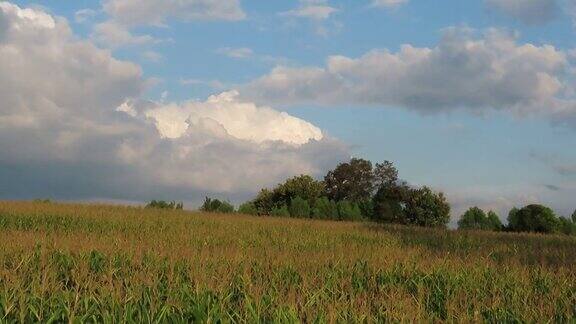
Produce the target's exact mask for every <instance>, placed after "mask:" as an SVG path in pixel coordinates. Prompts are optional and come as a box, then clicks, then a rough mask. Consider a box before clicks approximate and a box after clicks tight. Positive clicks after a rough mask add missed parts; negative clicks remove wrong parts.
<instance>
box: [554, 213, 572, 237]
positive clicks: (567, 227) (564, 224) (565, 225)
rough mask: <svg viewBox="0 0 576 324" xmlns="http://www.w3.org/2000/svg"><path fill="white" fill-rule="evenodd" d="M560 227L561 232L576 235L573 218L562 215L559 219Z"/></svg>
mask: <svg viewBox="0 0 576 324" xmlns="http://www.w3.org/2000/svg"><path fill="white" fill-rule="evenodd" d="M558 229H559V231H560V232H561V233H564V234H566V235H575V234H576V224H574V222H572V220H570V219H568V218H565V217H560V218H559V219H558Z"/></svg>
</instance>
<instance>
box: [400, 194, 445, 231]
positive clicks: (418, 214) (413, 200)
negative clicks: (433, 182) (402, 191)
mask: <svg viewBox="0 0 576 324" xmlns="http://www.w3.org/2000/svg"><path fill="white" fill-rule="evenodd" d="M404 211H405V216H406V221H407V223H408V224H413V225H418V226H426V227H445V226H446V224H448V221H449V220H450V204H448V202H447V201H446V197H445V196H444V194H443V193H441V192H440V193H435V192H434V191H432V190H431V189H430V188H428V187H422V188H420V189H412V190H410V194H409V195H408V199H407V200H406V206H405V209H404Z"/></svg>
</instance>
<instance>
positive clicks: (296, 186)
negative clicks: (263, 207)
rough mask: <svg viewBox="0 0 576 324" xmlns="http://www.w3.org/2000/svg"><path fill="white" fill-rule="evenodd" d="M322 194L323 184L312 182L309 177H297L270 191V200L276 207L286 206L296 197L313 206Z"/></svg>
mask: <svg viewBox="0 0 576 324" xmlns="http://www.w3.org/2000/svg"><path fill="white" fill-rule="evenodd" d="M323 193H324V183H323V182H321V181H317V180H314V178H312V177H311V176H309V175H299V176H296V177H293V178H290V179H288V180H286V181H285V182H284V183H282V184H279V185H278V186H277V187H276V188H275V189H274V190H273V191H272V198H273V201H274V204H275V205H276V206H281V205H283V204H285V205H288V204H289V203H290V202H291V201H292V199H294V198H296V197H300V198H302V199H304V200H306V201H308V202H309V203H311V204H314V202H316V199H318V198H320V196H322V194H323Z"/></svg>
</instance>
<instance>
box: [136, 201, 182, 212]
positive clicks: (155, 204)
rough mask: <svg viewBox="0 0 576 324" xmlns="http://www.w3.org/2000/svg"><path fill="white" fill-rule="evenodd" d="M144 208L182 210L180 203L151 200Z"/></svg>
mask: <svg viewBox="0 0 576 324" xmlns="http://www.w3.org/2000/svg"><path fill="white" fill-rule="evenodd" d="M145 208H157V209H175V210H181V209H184V204H183V203H182V202H179V203H177V202H175V201H165V200H152V201H150V202H149V203H148V204H146V207H145Z"/></svg>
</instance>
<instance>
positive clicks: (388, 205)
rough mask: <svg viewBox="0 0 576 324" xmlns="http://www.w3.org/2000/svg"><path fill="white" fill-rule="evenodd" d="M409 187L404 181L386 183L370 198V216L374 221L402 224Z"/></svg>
mask: <svg viewBox="0 0 576 324" xmlns="http://www.w3.org/2000/svg"><path fill="white" fill-rule="evenodd" d="M409 193H410V188H409V187H408V185H406V184H405V183H386V184H383V185H381V186H380V188H379V189H378V191H376V194H375V195H374V197H373V198H372V208H373V212H372V214H371V215H370V218H371V219H372V220H374V221H376V222H384V223H397V224H403V223H405V222H406V218H405V213H404V207H405V206H406V200H407V198H408V196H409Z"/></svg>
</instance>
